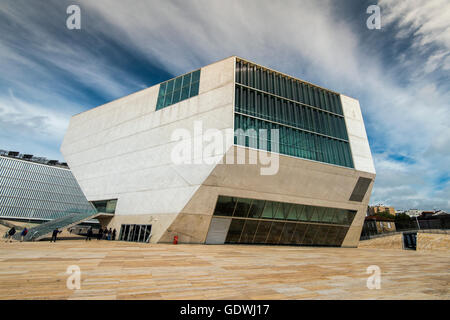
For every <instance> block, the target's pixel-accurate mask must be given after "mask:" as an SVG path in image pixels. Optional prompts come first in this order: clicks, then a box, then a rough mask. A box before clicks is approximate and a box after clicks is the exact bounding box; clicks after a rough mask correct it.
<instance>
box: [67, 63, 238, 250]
mask: <svg viewBox="0 0 450 320" xmlns="http://www.w3.org/2000/svg"><path fill="white" fill-rule="evenodd" d="M234 65H235V60H234V57H231V58H228V59H225V60H222V61H219V62H217V63H214V64H211V65H209V66H206V67H204V68H202V69H201V74H200V88H199V95H198V96H195V97H192V98H190V99H188V100H184V101H181V102H179V103H177V104H174V105H171V106H169V107H166V108H164V109H161V110H158V111H156V110H155V108H156V100H157V96H158V92H159V85H156V86H153V87H150V88H148V89H145V90H142V91H140V92H137V93H134V94H132V95H129V96H127V97H124V98H121V99H118V100H116V101H113V102H111V103H108V104H106V105H103V106H100V107H98V108H95V109H92V110H90V111H87V112H84V113H81V114H79V115H76V116H74V117H73V118H72V120H71V122H70V125H69V129H68V131H67V134H66V136H65V138H64V142H63V144H62V147H61V152H62V153H63V155H64V158H65V160H66V161H67V163H68V164H69V166H70V167H71V169H72V172H73V174H74V175H75V177H76V179H77V181H78V182H79V184H80V186H81V188H82V190H83V192H84V193H85V195H86V197H87V198H88V200H90V201H94V200H103V199H115V198H117V199H118V202H117V208H116V217H115V218H114V219H113V221H112V222H111V223H112V224H111V225H110V226H117V228H118V227H119V226H120V222H121V223H123V221H125V220H124V219H123V218H121V216H128V217H129V219H127V220H126V221H129V222H126V223H152V224H153V237H152V242H154V241H157V240H158V233H159V231H158V230H157V229H160V228H163V230H166V229H167V227H168V224H170V223H171V222H172V220H173V219H174V217H175V216H176V214H178V213H179V212H180V211H181V210H182V209H183V208H184V206H185V205H186V203H187V202H188V201H189V199H190V198H191V197H192V195H193V194H194V193H195V192H196V190H197V189H198V188H199V186H200V185H201V184H202V182H203V181H204V180H205V179H206V178H207V177H208V176H209V174H210V172H211V171H212V170H213V169H214V167H215V165H214V163H215V162H217V161H219V160H220V159H221V158H222V157H223V154H224V153H225V151H224V150H227V148H229V147H230V146H231V143H232V140H229V141H226V142H224V143H225V144H226V143H228V144H229V146H227V145H225V149H224V150H215V152H216V153H215V154H213V155H211V158H212V160H213V163H212V164H186V165H177V164H175V163H174V162H173V159H172V158H171V155H172V150H173V149H174V147H175V146H176V145H177V144H179V143H180V142H179V141H173V139H172V133H173V132H174V131H175V130H177V129H181V128H183V129H186V130H188V131H189V132H190V133H191V134H192V135H194V134H195V130H194V127H195V126H196V125H197V126H198V124H200V123H201V126H202V129H203V131H206V130H208V129H210V128H212V129H219V130H221V131H225V130H227V129H229V130H232V128H233V111H232V110H233V97H234ZM214 161H215V162H214ZM140 216H142V217H140ZM144 216H145V217H144ZM122 220H123V221H122ZM130 221H131V222H130ZM132 221H135V222H132ZM156 221H158V223H157V224H155V223H156ZM158 224H160V227H158Z"/></svg>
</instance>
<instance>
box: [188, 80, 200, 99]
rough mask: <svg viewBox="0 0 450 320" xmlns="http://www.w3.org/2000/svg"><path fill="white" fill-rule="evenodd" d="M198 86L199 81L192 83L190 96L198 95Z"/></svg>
mask: <svg viewBox="0 0 450 320" xmlns="http://www.w3.org/2000/svg"><path fill="white" fill-rule="evenodd" d="M198 86H199V82H194V83H192V84H191V91H190V93H189V96H190V97H193V96H196V95H198Z"/></svg>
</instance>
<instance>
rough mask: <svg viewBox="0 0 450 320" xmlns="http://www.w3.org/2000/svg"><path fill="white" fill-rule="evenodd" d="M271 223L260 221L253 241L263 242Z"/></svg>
mask: <svg viewBox="0 0 450 320" xmlns="http://www.w3.org/2000/svg"><path fill="white" fill-rule="evenodd" d="M271 225H272V221H261V222H260V223H259V225H258V229H257V231H256V235H255V239H254V240H253V243H265V242H266V239H267V236H268V234H269V230H270V226H271Z"/></svg>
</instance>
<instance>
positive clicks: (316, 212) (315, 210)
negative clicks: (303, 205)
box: [310, 207, 320, 222]
mask: <svg viewBox="0 0 450 320" xmlns="http://www.w3.org/2000/svg"><path fill="white" fill-rule="evenodd" d="M310 211H311V212H312V214H311V221H312V222H319V221H320V220H319V213H320V209H319V207H311V209H310Z"/></svg>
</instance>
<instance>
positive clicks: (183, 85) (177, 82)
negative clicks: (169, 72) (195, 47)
mask: <svg viewBox="0 0 450 320" xmlns="http://www.w3.org/2000/svg"><path fill="white" fill-rule="evenodd" d="M199 85H200V70H197V71H194V72H191V73H188V74H185V75H182V76H179V77H177V78H174V79H171V80H169V81H166V82H163V83H161V84H160V86H159V93H158V100H157V102H156V110H160V109H162V108H165V107H168V106H170V105H172V104H175V103H177V102H180V101H183V100H186V99H189V98H191V97H194V96H196V95H198V89H199Z"/></svg>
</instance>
